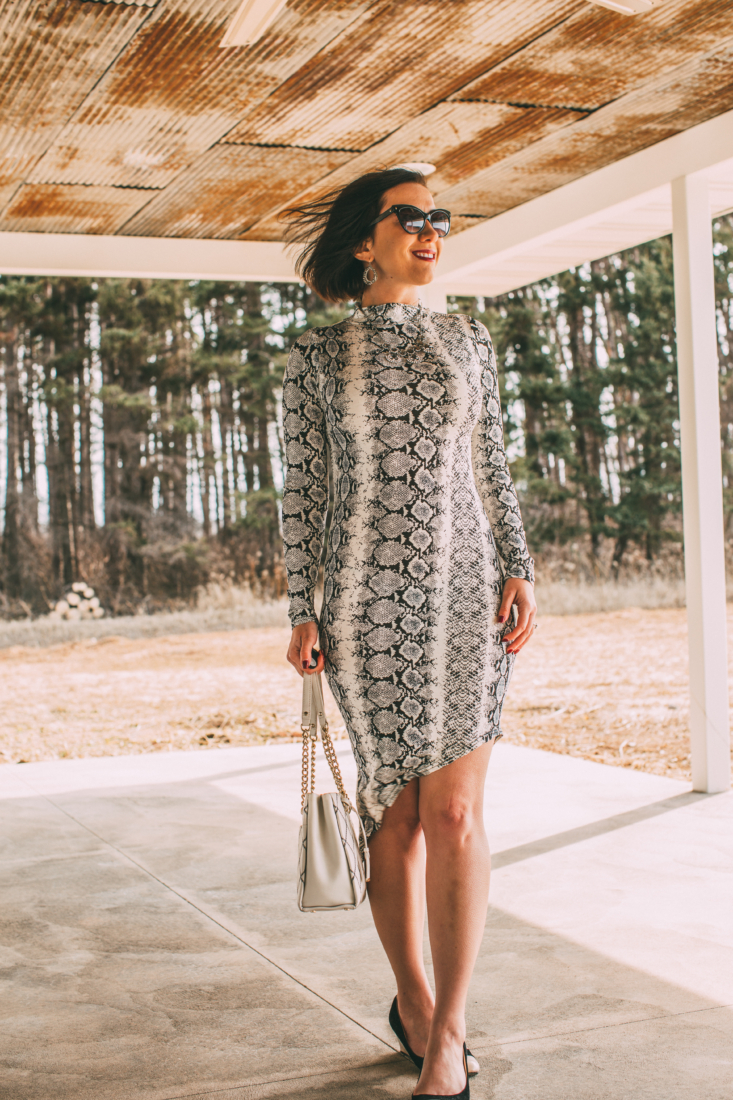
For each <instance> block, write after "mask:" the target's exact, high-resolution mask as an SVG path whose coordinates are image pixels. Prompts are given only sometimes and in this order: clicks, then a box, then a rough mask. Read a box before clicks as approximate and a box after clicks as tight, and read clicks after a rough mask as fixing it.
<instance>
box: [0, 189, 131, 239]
mask: <svg viewBox="0 0 733 1100" xmlns="http://www.w3.org/2000/svg"><path fill="white" fill-rule="evenodd" d="M149 198H150V192H149V191H142V190H136V189H135V188H133V187H79V186H74V185H68V184H49V183H33V184H24V185H23V186H22V187H20V188H19V189H18V191H17V192H16V194H15V196H14V197H13V200H12V202H10V203H9V204H8V206H7V207H6V209H5V210H4V211H3V213H2V215H1V216H0V232H6V233H22V232H26V233H27V232H30V233H117V232H118V231H119V229H120V228H121V227H122V226H123V225H124V224H125V222H126V221H128V220H129V219H130V217H131V216H132V214H134V213H135V211H136V210H139V209H140V207H141V206H142V205H143V204H144V203H146V202H147V201H148V199H149Z"/></svg>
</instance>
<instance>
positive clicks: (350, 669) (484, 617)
mask: <svg viewBox="0 0 733 1100" xmlns="http://www.w3.org/2000/svg"><path fill="white" fill-rule="evenodd" d="M433 206H434V204H433V198H432V196H431V194H430V192H429V191H428V189H427V186H426V184H425V180H424V178H423V177H422V176H421V175H420V174H419V173H418V172H413V171H410V170H408V169H403V168H393V169H389V170H387V171H382V172H374V173H370V174H369V175H366V176H362V177H361V178H360V179H357V180H355V181H354V182H353V183H351V184H349V185H348V186H347V187H345V188H344V189H343V190H342V191H340V192H337V193H334V194H332V195H330V196H327V197H326V199H324V200H322V201H320V202H315V203H310V204H308V205H306V206H303V207H299V208H298V209H296V210H293V211H290V212H289V213H290V217H291V218H292V220H293V228H291V230H290V233H289V236H290V239H291V240H293V241H299V242H301V243H306V248H305V249H304V251H303V253H302V254H301V256H300V259H299V271H300V273H301V274H302V276H303V278H304V279H305V280H306V282H307V283H308V284H309V285H310V286H311V287H312V288H313V289H314V290H315V291H317V293H318V294H320V295H321V297H323V298H325V299H327V300H330V301H347V300H349V299H358V300H360V305H359V306H358V307H357V309H356V310H355V312H354V314H353V316H351V317H349V318H348V319H347V320H345V321H341V322H340V323H339V324H336V325H332V326H330V327H328V328H320V329H311V330H310V331H309V332H306V333H304V334H303V335H302V336H300V337H299V338H298V340H297V341H296V342H295V345H294V347H293V350H292V352H291V354H290V358H289V360H288V367H287V371H286V376H285V382H284V390H283V402H284V416H285V436H286V457H287V465H288V469H287V478H286V482H285V493H284V497H283V530H284V539H285V546H286V557H285V561H286V566H287V570H288V579H289V596H290V617H291V622H292V626H293V635H292V640H291V642H290V647H289V649H288V660H289V661H290V663H291V664H292V665H294V666H295V668H296V669H297V670H298V672H300V674H301V675H303V673H306V674H308V673H310V672H316V671H320V670H321V669H325V672H326V676H327V678H328V682H329V685H330V687H331V690H332V692H333V695H334V697H335V699H336V702H337V704H338V706H339V709H340V711H341V713H342V715H343V718H344V721H345V723H346V727H347V729H348V731H349V737H350V739H351V744H352V747H353V750H354V754H355V756H356V761H357V765H358V772H359V780H358V794H357V801H358V809H359V813H360V815H361V817H362V820H363V822H364V825H365V828H366V831H367V835H368V836H369V838H370V839H369V847H370V855H371V882H370V885H369V899H370V902H371V908H372V913H373V915H374V921H375V924H376V927H377V931H378V933H379V937H380V939H381V941H382V944H383V946H384V949H385V951H386V953H387V956H388V958H389V961H390V964H391V966H392V969H393V971H394V974H395V978H396V981H397V996H396V998H395V1001H394V1003H393V1005H392V1010H391V1013H390V1023H391V1025H392V1027H393V1029H394V1031H395V1032H396V1034H397V1035H398V1037H399V1039H400V1043H401V1046H402V1047H403V1049H404V1050H405V1052H406V1053H407V1054H408V1055H409V1056H410V1057H411V1059H412V1061H413V1062H414V1063H415V1065H416V1066H417V1068H418V1069H419V1070H420V1076H419V1080H418V1084H417V1087H416V1091H415V1092H414V1094H413V1095H414V1096H415V1097H437V1096H440V1097H455V1098H458V1097H460V1098H461V1100H464V1098H468V1096H469V1087H468V1070H469V1065H468V1061H467V1056H468V1052H467V1051H466V1047H465V1043H464V1040H465V1004H466V995H467V992H468V985H469V981H470V978H471V973H472V970H473V966H474V963H475V960H476V955H477V953H478V949H479V945H480V942H481V937H482V934H483V929H484V922H485V917H486V908H487V904H488V890H489V850H488V844H487V840H486V835H485V832H484V827H483V790H484V779H485V776H486V769H487V766H488V763H489V756H490V754H491V748H492V744H493V742H494V741H495V740H496V739H497V738H498V737H500V736H501V730H500V728H499V719H500V714H501V705H502V700H503V697H504V692H505V690H506V686H507V683H508V680H509V676H510V674H511V669H512V664H513V662H514V656H515V654H516V653H517V652H518V651H519V650H520V649H521V648H522V646H523V645H525V643H526V642H527V640H528V639H529V637H530V636H531V633H532V630H533V627H534V616H535V611H536V607H535V601H534V596H533V587H532V583H533V572H532V564H533V563H532V559H531V558H530V556H529V553H528V551H527V545H526V540H525V537H524V531H523V528H522V521H521V517H520V514H519V507H518V504H517V498H516V493H515V491H514V486H513V484H512V479H511V476H510V474H509V469H508V466H507V461H506V456H505V453H504V446H503V438H502V421H501V411H500V407H499V390H498V382H497V375H496V367H495V361H494V354H493V350H492V346H491V341H490V338H489V334H488V332H487V331H486V329H485V328H484V326H483V325H481V324H479V323H478V322H476V321H474V320H472V319H470V318H468V317H465V316H463V315H459V314H453V315H450V316H448V315H445V314H442V313H433V312H431V311H430V310H427V309H424V308H423V307H422V306H421V305H420V303H419V291H420V287H423V286H426V285H427V284H428V283H429V282H430V281H431V280H432V278H433V274H434V272H435V268H436V264H437V262H438V260H439V258H440V250H441V245H442V240H443V237H444V236H445V235H446V233H447V232H448V230H449V228H450V214H449V213H448V212H447V211H444V210H434V209H433ZM329 470H330V485H331V490H330V492H331V498H332V499H331V504H332V507H333V517H332V521H331V527H330V533H329V544H328V548H327V554H326V560H325V567H324V570H325V584H324V601H323V609H322V612H321V618H320V626H319V623H318V620H317V618H316V614H315V611H314V607H313V595H314V588H315V585H316V579H317V574H318V567H319V561H320V556H321V549H322V541H323V530H324V523H325V517H326V512H327V508H328V504H329ZM494 540H496V542H495V541H494ZM497 550H498V553H497ZM499 556H500V557H501V562H500V560H499ZM513 606H515V607H516V608H517V611H518V618H517V621H516V625H513V628H512V629H510V630H507V626H505V625H502V624H506V623H507V621H508V619H509V616H510V612H511V609H512V607H513ZM318 642H320V652H318V654H317V664H316V665H315V668H313V669H311V668H310V665H311V653H312V652H313V653H314V656H315V655H316V654H315V652H314V647H315V646H316V644H317V643H318ZM426 903H427V913H428V927H429V933H430V947H431V952H432V958H433V966H434V974H435V998H434V999H433V993H432V990H431V988H430V985H429V983H428V980H427V976H426V974H425V968H424V965H423V926H424V916H425V908H426ZM475 1069H476V1067H474V1070H475Z"/></svg>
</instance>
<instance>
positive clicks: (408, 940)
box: [369, 779, 433, 1055]
mask: <svg viewBox="0 0 733 1100" xmlns="http://www.w3.org/2000/svg"><path fill="white" fill-rule="evenodd" d="M369 855H370V858H371V881H370V883H369V901H370V904H371V909H372V916H373V917H374V923H375V925H376V927H377V932H378V934H379V938H380V940H381V941H382V946H383V947H384V950H385V951H386V953H387V958H388V959H389V961H390V965H391V967H392V970H393V971H394V975H395V978H396V979H397V1006H398V1008H399V1012H400V1017H401V1019H402V1024H403V1026H404V1028H405V1031H406V1033H407V1038H408V1041H409V1043H410V1046H411V1047H412V1049H413V1050H414V1051H415V1053H416V1054H420V1055H423V1054H424V1053H425V1048H426V1045H427V1041H428V1031H429V1029H430V1020H431V1018H432V1014H433V992H432V990H431V988H430V985H429V983H428V979H427V975H426V973H425V966H424V963H423V929H424V925H425V840H424V837H423V832H422V826H421V825H420V818H419V816H418V780H416V779H413V780H411V781H410V782H409V783H408V784H407V786H406V787H405V789H404V790H403V791H402V792H401V794H400V796H399V798H398V799H397V800H396V802H394V803H393V805H392V806H390V808H389V809H388V810H386V811H385V813H384V817H383V818H382V824H381V826H380V829H379V831H378V832H377V833H376V834H375V835H374V836H372V838H371V840H370V842H369Z"/></svg>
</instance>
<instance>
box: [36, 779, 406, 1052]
mask: <svg viewBox="0 0 733 1100" xmlns="http://www.w3.org/2000/svg"><path fill="white" fill-rule="evenodd" d="M22 782H23V783H24V784H25V785H26V787H28V788H29V789H30V790H32V791H33V793H34V794H35V795H36V797H37V798H43V799H44V801H46V802H47V803H48V804H49V806H53V808H54V809H55V810H58V812H59V813H62V814H64V816H65V817H68V818H69V820H70V821H73V822H74V824H75V825H78V826H79V828H80V829H84V831H85V832H87V833H89V835H90V836H93V837H94V838H95V839H96V840H98V841H100V843H102V844H104V845H105V846H106V847H107V848H109V849H110V851H112V852H115V853H116V854H117V855H118V856H120V857H121V858H122V859H124V860H127V862H128V863H131V864H132V866H133V867H137V869H138V870H139V871H142V872H143V874H145V875H147V876H148V877H149V878H151V879H152V880H153V881H154V882H157V883H158V884H159V885H160V886H162V887H163V889H164V890H168V891H169V892H170V893H171V894H173V895H174V897H177V898H178V899H179V900H180V901H182V902H183V903H184V905H188V906H190V907H191V909H195V910H196V912H197V913H200V914H201V916H202V917H205V918H206V920H208V921H211V923H212V924H215V925H216V926H217V928H221V929H222V931H223V932H226V933H227V935H228V936H231V937H232V939H234V940H236V941H237V943H241V944H242V946H243V947H246V948H247V949H248V950H249V951H251V952H252V953H253V954H254V955H257V956H258V957H259V958H261V959H262V960H263V961H264V962H266V963H268V964H269V965H270V966H272V967H274V969H275V970H279V971H280V973H281V974H283V975H284V976H285V977H286V978H289V979H290V981H291V982H295V984H296V985H299V986H300V987H301V989H305V990H306V991H307V992H308V993H310V994H312V996H314V997H317V998H318V1000H319V1001H322V1002H323V1004H325V1005H328V1007H329V1008H332V1009H333V1010H334V1012H338V1013H339V1015H340V1016H343V1017H344V1018H345V1019H347V1020H349V1021H350V1022H351V1023H352V1024H355V1025H356V1027H358V1028H359V1029H360V1030H361V1031H365V1032H366V1033H367V1035H371V1036H372V1038H373V1039H376V1040H377V1042H379V1043H381V1044H382V1045H383V1046H385V1047H386V1048H387V1050H389V1051H392V1052H393V1053H394V1054H399V1051H398V1050H397V1049H396V1048H395V1047H393V1046H391V1045H390V1044H389V1043H387V1042H386V1041H385V1040H384V1039H382V1037H381V1036H380V1035H377V1034H376V1033H375V1032H374V1031H371V1030H370V1029H369V1028H368V1027H365V1026H364V1024H362V1023H361V1022H360V1021H359V1020H356V1019H355V1018H354V1017H353V1016H350V1015H349V1013H348V1012H345V1011H344V1010H343V1008H339V1006H338V1005H335V1004H334V1003H333V1001H329V1000H328V998H327V997H324V996H323V994H322V993H319V992H318V990H316V989H312V988H311V987H310V986H309V985H306V983H305V982H302V981H301V980H300V978H296V977H295V975H294V974H291V973H290V972H289V971H288V970H286V969H285V967H284V966H281V965H280V964H279V963H278V962H275V960H274V959H271V958H270V957H269V955H266V954H265V953H264V951H260V950H259V949H258V948H256V947H254V946H253V945H252V944H251V943H248V942H247V940H245V939H244V937H243V936H240V935H239V933H238V932H236V931H235V930H234V928H232V927H231V926H230V925H229V923H228V922H227V920H226V918H225V917H223V916H222V915H221V914H216V915H214V913H212V912H211V911H210V910H209V909H208V907H207V906H205V905H204V904H203V902H201V901H199V900H196V901H194V900H193V899H192V898H190V897H187V895H186V894H184V893H182V892H181V891H180V890H178V889H176V887H175V886H172V885H171V884H170V883H169V882H166V881H165V879H162V878H161V877H160V876H159V875H156V874H155V872H154V871H151V870H150V868H149V867H146V866H145V864H144V863H141V862H140V861H139V860H137V859H135V858H134V857H133V856H131V855H130V854H129V853H128V852H125V851H124V850H123V849H122V848H118V847H117V845H115V844H112V842H111V841H109V840H107V838H106V837H103V836H102V835H101V834H100V833H97V832H95V831H94V829H91V828H90V827H89V826H88V825H85V824H84V822H83V821H80V820H79V819H78V818H77V817H74V815H73V814H72V813H69V811H68V810H67V809H65V808H64V807H63V806H59V804H58V803H57V802H54V801H53V799H52V798H49V797H48V795H46V794H42V793H41V792H40V791H37V790H36V789H35V787H33V785H32V784H31V783H29V782H28V781H27V780H26V779H23V780H22Z"/></svg>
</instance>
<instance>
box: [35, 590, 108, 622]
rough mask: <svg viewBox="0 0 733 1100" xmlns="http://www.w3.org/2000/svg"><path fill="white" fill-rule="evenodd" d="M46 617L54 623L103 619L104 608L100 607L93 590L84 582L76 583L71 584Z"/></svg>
mask: <svg viewBox="0 0 733 1100" xmlns="http://www.w3.org/2000/svg"><path fill="white" fill-rule="evenodd" d="M48 617H49V619H52V620H55V621H56V622H58V621H59V620H61V619H64V620H66V621H67V622H75V621H77V620H81V619H103V618H104V608H103V607H101V606H100V603H99V597H98V596H97V594H96V592H95V591H94V589H93V588H91V587H90V586H89V585H88V584H87V583H86V581H77V582H76V583H75V584H72V586H71V588H70V589H69V591H68V592H67V593H66V595H65V596H64V598H63V599H62V600H59V601H58V602H57V603H56V606H55V607H54V608H53V610H52V611H51V613H50V614H49V616H48Z"/></svg>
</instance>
